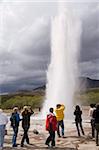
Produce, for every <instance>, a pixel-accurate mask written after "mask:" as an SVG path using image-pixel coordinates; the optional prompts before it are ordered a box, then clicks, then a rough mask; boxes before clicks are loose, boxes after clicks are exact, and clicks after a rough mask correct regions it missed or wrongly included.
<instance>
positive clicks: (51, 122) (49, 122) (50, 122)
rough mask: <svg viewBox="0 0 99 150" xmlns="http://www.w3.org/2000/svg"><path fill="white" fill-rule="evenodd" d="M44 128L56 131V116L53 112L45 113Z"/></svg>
mask: <svg viewBox="0 0 99 150" xmlns="http://www.w3.org/2000/svg"><path fill="white" fill-rule="evenodd" d="M51 127H52V129H51ZM46 130H47V131H50V130H53V131H57V119H56V116H54V115H53V114H49V115H47V118H46Z"/></svg>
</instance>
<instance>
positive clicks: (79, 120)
mask: <svg viewBox="0 0 99 150" xmlns="http://www.w3.org/2000/svg"><path fill="white" fill-rule="evenodd" d="M74 115H75V123H76V127H77V132H78V136H80V129H79V127H80V128H81V131H82V134H83V135H85V134H84V130H83V127H82V111H81V109H80V106H79V105H76V107H75V111H74Z"/></svg>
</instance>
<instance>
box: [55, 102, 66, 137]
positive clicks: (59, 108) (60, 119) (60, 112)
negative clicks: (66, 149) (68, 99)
mask: <svg viewBox="0 0 99 150" xmlns="http://www.w3.org/2000/svg"><path fill="white" fill-rule="evenodd" d="M64 110H65V106H64V105H62V104H57V105H56V109H55V113H56V118H57V125H58V129H57V134H58V137H61V135H62V137H63V138H64ZM60 127H61V135H60Z"/></svg>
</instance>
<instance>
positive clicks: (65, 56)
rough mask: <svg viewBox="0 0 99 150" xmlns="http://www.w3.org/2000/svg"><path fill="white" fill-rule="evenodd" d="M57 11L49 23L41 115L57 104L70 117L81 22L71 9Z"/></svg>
mask: <svg viewBox="0 0 99 150" xmlns="http://www.w3.org/2000/svg"><path fill="white" fill-rule="evenodd" d="M60 8H61V9H59V14H58V16H56V17H55V18H54V19H53V20H52V31H51V62H50V65H49V68H48V72H47V81H48V82H47V89H46V99H45V103H44V107H43V114H44V113H46V112H48V109H49V107H54V108H55V106H56V104H58V103H60V104H64V105H65V106H66V114H67V115H66V116H68V117H69V118H70V116H71V115H72V110H73V108H72V107H73V96H74V92H75V89H76V77H77V72H78V69H77V63H78V56H79V46H80V35H81V23H80V19H79V17H78V16H77V15H76V12H75V10H69V9H67V8H63V7H60Z"/></svg>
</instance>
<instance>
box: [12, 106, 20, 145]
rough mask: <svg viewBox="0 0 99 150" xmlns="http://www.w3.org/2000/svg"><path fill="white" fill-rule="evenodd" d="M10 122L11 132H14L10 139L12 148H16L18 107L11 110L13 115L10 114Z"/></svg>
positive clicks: (18, 119)
mask: <svg viewBox="0 0 99 150" xmlns="http://www.w3.org/2000/svg"><path fill="white" fill-rule="evenodd" d="M10 121H11V127H12V128H13V132H14V134H13V138H12V146H13V147H17V144H16V140H17V134H18V128H19V122H20V121H21V119H20V115H19V113H18V107H14V108H13V113H12V114H11V117H10Z"/></svg>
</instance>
